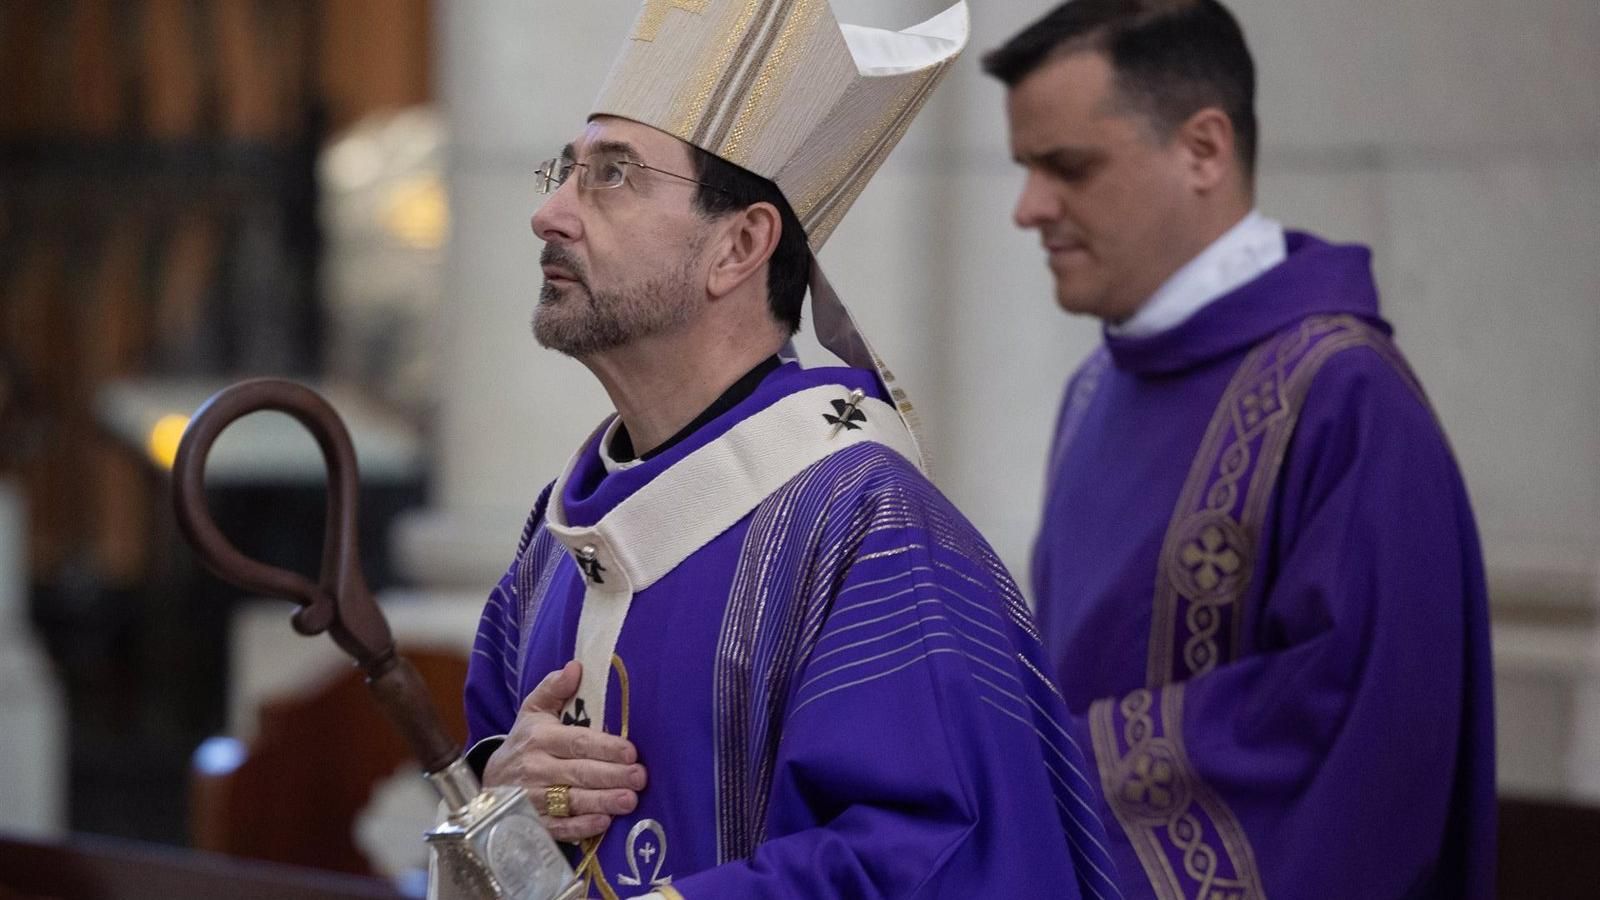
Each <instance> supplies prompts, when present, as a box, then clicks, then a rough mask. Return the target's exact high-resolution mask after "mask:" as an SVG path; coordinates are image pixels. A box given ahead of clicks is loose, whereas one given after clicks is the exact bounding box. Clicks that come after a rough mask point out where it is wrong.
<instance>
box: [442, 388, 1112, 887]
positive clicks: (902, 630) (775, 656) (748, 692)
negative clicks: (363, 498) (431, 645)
mask: <svg viewBox="0 0 1600 900" xmlns="http://www.w3.org/2000/svg"><path fill="white" fill-rule="evenodd" d="M854 390H860V391H861V392H862V393H863V394H864V395H865V397H866V399H865V401H859V400H857V399H853V398H852V394H851V392H852V391H854ZM614 427H615V426H614V425H613V428H614ZM896 429H899V431H896ZM896 434H900V435H903V434H904V431H903V426H902V425H901V424H900V422H899V420H898V417H897V416H896V414H895V412H894V408H893V407H892V406H890V405H889V404H888V403H887V402H885V401H884V397H883V395H882V393H881V391H880V389H879V388H878V387H877V383H876V380H875V379H874V378H873V376H872V375H871V374H870V373H866V372H861V371H858V370H853V369H809V370H808V369H801V368H800V367H799V366H798V365H795V364H788V365H784V366H782V367H781V368H778V369H777V370H776V371H774V372H772V373H771V374H770V375H768V376H767V377H766V378H765V379H764V380H763V381H762V382H761V384H760V386H759V387H757V388H756V389H755V391H754V393H752V394H751V395H750V396H749V397H747V398H746V399H744V400H743V401H741V402H740V403H738V404H737V405H736V406H734V407H733V408H732V409H731V410H730V411H728V412H726V413H724V414H722V415H720V416H718V417H717V418H715V419H713V420H712V421H711V422H710V424H707V425H705V426H703V427H701V428H700V429H699V430H697V431H696V432H694V434H693V435H691V436H690V437H689V438H688V439H687V440H685V441H683V442H682V443H681V444H679V445H675V446H673V447H672V448H671V449H670V450H668V451H667V452H664V453H663V454H661V455H660V456H657V457H654V458H651V459H648V460H645V461H643V462H640V463H637V464H632V465H621V464H617V463H616V462H615V461H614V460H611V459H610V458H609V457H608V456H607V451H606V448H607V447H608V446H609V437H608V435H609V432H607V431H606V430H605V429H602V430H601V431H600V432H597V433H596V434H595V436H593V437H591V438H590V439H589V440H588V442H587V443H586V444H585V446H584V448H583V449H582V450H581V451H580V453H579V454H578V455H577V456H576V457H575V459H574V460H573V462H572V464H571V465H570V466H569V467H568V469H567V472H566V474H564V475H563V476H562V478H561V479H559V480H558V481H557V482H556V484H555V485H554V486H553V488H552V489H551V490H549V491H547V492H546V495H545V497H544V498H543V499H541V501H540V502H539V504H538V506H537V507H536V509H535V511H534V514H533V516H532V518H531V519H530V521H529V525H528V528H527V530H526V532H525V533H524V536H523V540H522V542H521V545H520V547H519V549H518V552H517V555H516V558H515V561H514V562H513V564H512V565H511V568H510V571H509V572H508V573H507V574H506V576H505V578H504V579H503V580H502V581H501V583H500V584H499V586H498V588H497V589H496V590H495V591H494V593H493V595H492V596H491V597H490V599H489V601H488V603H487V605H486V608H485V610H484V614H483V618H482V622H481V625H480V629H479V632H478V637H477V643H476V647H475V650H474V654H473V660H472V667H471V673H470V678H469V681H468V686H467V713H468V721H469V723H470V728H471V732H472V734H471V737H472V739H473V740H474V741H477V740H478V739H481V738H484V737H486V736H491V735H498V734H504V733H506V732H507V731H508V730H509V729H510V728H511V725H512V722H513V721H514V720H515V718H516V714H517V709H518V706H519V704H520V703H521V702H522V700H523V699H524V698H525V697H526V696H527V695H528V694H529V693H530V692H531V691H532V690H533V688H534V686H535V685H536V684H538V682H539V681H540V680H541V679H542V678H544V676H545V675H546V674H548V673H550V672H551V671H553V670H555V669H558V668H560V667H561V666H562V665H563V664H564V663H565V662H566V661H567V660H570V659H574V658H578V659H580V660H581V661H585V666H584V674H583V680H584V688H582V689H580V695H579V697H578V699H577V701H576V702H574V703H572V704H569V707H568V710H567V712H566V714H565V715H564V716H563V719H564V721H568V722H571V723H576V724H588V725H589V726H590V727H604V728H605V729H606V731H608V732H609V733H612V734H625V735H626V736H627V737H628V739H629V740H631V741H633V742H634V744H635V745H636V746H637V747H638V750H639V755H640V761H641V762H642V763H643V764H644V766H645V767H646V769H647V770H648V772H649V786H648V787H647V788H646V789H645V790H644V791H642V792H641V793H640V795H639V805H638V808H637V809H636V810H635V812H634V813H632V814H630V815H627V816H620V817H617V818H616V819H615V820H614V822H613V824H612V825H611V827H610V829H609V830H608V831H607V832H606V833H605V834H604V835H603V836H602V838H601V839H600V843H599V846H598V850H597V851H596V853H595V856H594V863H593V865H591V866H589V867H588V869H587V872H586V874H587V875H588V876H589V878H590V881H591V885H590V890H591V892H592V894H591V895H592V896H607V897H610V896H621V897H629V896H636V895H641V894H650V895H651V896H658V895H659V896H663V897H669V898H671V897H680V896H681V897H686V898H689V900H697V898H712V897H728V898H785V897H794V898H799V897H806V898H829V897H838V898H879V897H882V898H889V897H917V898H934V897H951V898H957V897H960V898H969V897H1006V898H1013V897H1038V898H1063V900H1071V898H1075V897H1080V896H1081V897H1088V898H1095V897H1098V898H1110V897H1114V896H1116V893H1117V891H1116V887H1115V885H1114V874H1113V873H1112V872H1111V862H1110V858H1109V853H1108V851H1107V850H1106V847H1105V841H1106V836H1105V832H1104V828H1103V825H1102V823H1101V821H1100V820H1099V817H1098V816H1097V815H1096V814H1095V812H1094V802H1095V801H1094V800H1093V796H1094V788H1093V785H1092V783H1091V782H1092V780H1093V779H1095V777H1096V776H1095V775H1094V773H1093V769H1092V768H1091V767H1090V766H1089V765H1088V764H1087V763H1086V761H1085V757H1086V755H1087V754H1086V750H1087V748H1080V747H1079V746H1078V745H1077V744H1076V743H1074V739H1073V738H1072V736H1071V735H1070V733H1069V732H1068V730H1067V729H1066V728H1065V725H1064V723H1065V721H1066V715H1067V714H1066V708H1065V706H1064V704H1063V703H1062V701H1061V698H1060V696H1059V694H1058V693H1056V691H1055V689H1054V688H1053V687H1052V686H1051V684H1050V682H1049V679H1048V676H1047V675H1046V674H1045V671H1044V668H1045V664H1044V657H1043V653H1042V648H1041V647H1040V645H1039V643H1038V637H1037V633H1036V631H1035V630H1034V626H1033V624H1032V620H1031V617H1030V616H1029V614H1028V610H1027V608H1026V606H1025V605H1024V604H1023V602H1022V600H1021V595H1020V593H1019V592H1018V591H1017V589H1016V588H1015V586H1014V584H1013V583H1012V582H1011V581H1010V579H1009V577H1008V576H1007V575H1006V573H1005V571H1004V569H1003V568H1002V566H1001V565H1000V563H999V562H998V560H997V558H996V557H995V555H994V554H993V552H991V550H990V548H989V547H988V545H987V544H985V543H984V541H983V540H982V538H981V537H980V536H979V535H978V534H977V533H976V532H975V531H974V530H973V528H972V527H971V526H970V525H969V524H968V523H967V521H966V520H965V519H964V518H963V517H962V516H961V515H960V513H958V512H957V511H956V510H955V509H954V508H953V507H952V506H951V505H950V504H949V503H948V501H946V500H945V499H944V498H943V497H942V496H941V495H940V494H939V493H938V492H937V491H936V490H935V489H934V488H933V487H932V486H931V485H930V484H929V482H928V481H927V480H926V479H925V478H924V477H923V476H922V475H921V474H920V472H919V471H918V470H917V469H916V467H915V466H914V465H913V464H912V463H911V462H908V461H907V456H906V451H905V450H903V449H900V450H897V449H891V447H896V448H898V447H900V446H901V445H900V444H898V443H897V442H896V441H897V439H896V438H894V435H896ZM806 447H812V448H813V449H812V450H805V449H804V448H806ZM808 453H809V454H810V455H809V456H808V455H807V454H808ZM912 453H913V454H914V450H913V451H912ZM788 457H793V458H794V459H793V461H792V468H793V471H789V470H788V469H785V468H784V464H782V462H781V461H782V459H784V458H788ZM608 661H609V663H610V664H609V666H608V665H607V662H608ZM572 856H573V859H574V861H575V862H576V861H577V860H578V857H579V853H578V852H577V851H574V852H573V854H572Z"/></svg>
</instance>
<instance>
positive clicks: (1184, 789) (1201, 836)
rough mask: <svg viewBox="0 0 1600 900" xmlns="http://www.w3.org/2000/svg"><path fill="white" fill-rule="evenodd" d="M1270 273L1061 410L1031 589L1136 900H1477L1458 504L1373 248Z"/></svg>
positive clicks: (1106, 374)
mask: <svg viewBox="0 0 1600 900" xmlns="http://www.w3.org/2000/svg"><path fill="white" fill-rule="evenodd" d="M1287 246H1288V256H1287V258H1286V260H1285V261H1284V262H1282V263H1281V264H1279V265H1277V266H1276V267H1274V268H1271V269H1269V270H1267V271H1266V272H1265V273H1264V274H1262V275H1261V276H1259V277H1258V278H1256V279H1255V280H1253V281H1251V282H1249V283H1247V284H1245V285H1244V286H1242V287H1240V288H1238V289H1236V290H1234V291H1232V292H1231V293H1229V294H1227V295H1226V296H1224V297H1222V298H1220V299H1218V300H1215V301H1214V302H1212V303H1210V304H1209V305H1207V306H1205V307H1203V308H1202V309H1201V310H1200V311H1199V312H1198V313H1196V314H1194V315H1193V316H1192V317H1191V318H1190V319H1188V320H1187V321H1185V322H1183V323H1181V324H1179V325H1177V326H1175V327H1173V328H1172V329H1170V330H1168V331H1165V332H1161V333H1158V334H1156V335H1153V336H1148V337H1141V338H1127V337H1117V336H1115V335H1112V334H1109V333H1108V334H1107V337H1106V342H1105V345H1104V346H1103V347H1101V348H1100V349H1099V350H1098V351H1097V352H1096V353H1094V354H1093V355H1092V356H1091V357H1090V358H1089V359H1088V360H1087V361H1086V362H1085V363H1084V364H1083V366H1082V367H1081V368H1080V369H1079V371H1078V372H1077V373H1076V374H1075V375H1074V377H1073V379H1072V380H1071V382H1070V383H1069V385H1068V389H1067V392H1066V397H1065V399H1064V402H1063V406H1062V411H1061V415H1060V419H1059V423H1058V427H1057V433H1056V437H1055V443H1054V447H1053V450H1052V454H1051V463H1050V469H1049V486H1048V490H1047V498H1046V503H1045V514H1044V521H1043V525H1042V528H1041V531H1040V534H1039V537H1038V541H1037V544H1036V547H1035V557H1034V567H1033V580H1034V587H1035V590H1036V592H1037V593H1036V596H1037V600H1038V617H1039V622H1040V627H1041V630H1042V632H1043V637H1044V642H1045V645H1046V650H1047V654H1048V656H1049V659H1050V664H1051V672H1052V674H1053V675H1054V676H1055V677H1056V678H1057V679H1058V683H1059V684H1060V685H1061V689H1062V691H1063V692H1064V694H1065V696H1066V700H1067V705H1068V707H1069V708H1070V710H1071V713H1072V726H1071V727H1072V730H1073V732H1074V733H1075V734H1076V735H1077V736H1078V741H1079V743H1080V745H1082V746H1083V747H1084V748H1085V749H1086V750H1089V751H1090V752H1091V754H1092V756H1093V762H1092V765H1093V767H1094V770H1095V773H1096V774H1095V781H1096V784H1097V788H1098V796H1097V801H1096V802H1097V803H1098V804H1099V806H1100V810H1101V816H1102V818H1103V820H1104V822H1105V823H1106V830H1107V833H1108V839H1109V840H1110V841H1111V848H1112V850H1113V855H1114V858H1115V861H1116V865H1117V867H1118V868H1119V870H1120V873H1121V876H1122V889H1123V892H1124V894H1125V895H1127V896H1129V897H1159V898H1180V897H1181V898H1207V900H1210V898H1220V897H1225V898H1229V900H1252V898H1261V897H1361V898H1389V897H1488V896H1491V894H1492V891H1493V871H1494V869H1493V864H1494V854H1495V845H1494V802H1495V801H1494V758H1493V723H1492V712H1491V684H1490V658H1489V641H1488V617H1487V609H1486V602H1485V590H1484V575H1483V564H1482V559H1481V554H1480V551H1479V546H1478V538H1477V533H1476V528H1475V525H1474V523H1473V517H1472V512H1471V510H1470V508H1469V505H1468V500H1467V493H1466V490H1465V488H1464V486H1463V483H1462V480H1461V476H1460V474H1459V472H1458V470H1457V466H1456V462H1455V460H1454V458H1453V457H1452V454H1451V450H1450V447H1449V445H1448V443H1447V442H1446V439H1445V437H1444V435H1443V433H1442V432H1441V430H1440V428H1439V425H1438V423H1437V422H1436V421H1435V418H1434V415H1433V412H1432V411H1431V409H1430V407H1429V404H1428V401H1427V398H1426V397H1425V395H1424V394H1423V391H1422V388H1421V387H1420V385H1419V384H1418V382H1417V380H1416V379H1415V377H1414V376H1413V375H1412V373H1411V371H1410V369H1409V368H1408V367H1407V365H1406V363H1405V361H1404V360H1403V359H1402V357H1401V355H1400V353H1399V351H1398V350H1397V349H1396V348H1395V345H1394V344H1393V342H1392V341H1391V339H1390V334H1391V331H1390V327H1389V325H1388V324H1387V323H1385V322H1384V320H1383V319H1382V318H1380V317H1379V312H1378V298H1377V290H1376V286H1375V284H1374V282H1373V278H1372V274H1371V268H1370V258H1369V254H1368V252H1367V251H1366V250H1365V249H1364V248H1360V247H1353V246H1336V245H1331V244H1328V243H1325V242H1323V241H1320V240H1318V239H1316V238H1314V237H1311V236H1309V235H1305V234H1298V233H1294V232H1290V233H1289V235H1288V240H1287Z"/></svg>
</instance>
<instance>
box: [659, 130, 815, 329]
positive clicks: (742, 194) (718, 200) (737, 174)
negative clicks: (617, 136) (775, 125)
mask: <svg viewBox="0 0 1600 900" xmlns="http://www.w3.org/2000/svg"><path fill="white" fill-rule="evenodd" d="M689 155H690V156H691V157H693V160H694V167H695V172H696V173H697V174H696V178H697V179H698V180H699V181H701V182H702V184H701V186H700V187H699V188H698V189H696V191H695V198H694V200H695V207H696V208H697V209H699V210H700V212H702V213H704V214H706V215H708V216H720V215H723V214H725V213H730V212H734V211H737V210H741V209H746V208H748V207H750V206H754V205H755V204H757V203H771V204H772V205H773V206H776V207H777V208H778V217H779V219H780V220H781V221H782V223H783V232H782V234H780V235H779V236H778V246H777V248H776V249H774V250H773V251H772V259H770V260H769V261H768V262H767V304H768V306H769V307H771V309H772V317H773V318H774V319H777V320H778V321H779V322H781V323H783V325H784V326H785V327H787V328H788V329H789V334H794V333H795V332H797V331H799V330H800V309H801V307H802V306H803V305H804V304H805V299H806V287H807V285H809V284H810V283H811V248H810V245H808V244H807V243H806V232H805V229H804V228H801V227H800V219H799V217H797V216H796V215H795V214H794V209H793V207H791V206H790V205H789V201H788V200H786V199H785V198H784V196H783V192H782V191H780V190H778V186H777V185H775V184H773V183H772V182H771V181H769V180H767V179H765V178H762V177H761V176H760V175H757V174H755V173H754V172H751V171H749V170H748V169H744V168H741V167H739V166H736V165H734V164H733V163H730V162H728V161H727V160H724V159H722V158H721V157H719V156H715V155H713V154H710V153H707V152H706V151H704V150H701V149H700V148H699V147H696V146H694V145H692V144H691V145H690V146H689Z"/></svg>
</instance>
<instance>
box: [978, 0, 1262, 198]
mask: <svg viewBox="0 0 1600 900" xmlns="http://www.w3.org/2000/svg"><path fill="white" fill-rule="evenodd" d="M1083 50H1089V51H1097V52H1100V53H1104V54H1105V56H1106V59H1107V60H1108V61H1109V62H1110V63H1111V69H1112V72H1114V73H1115V78H1116V89H1117V93H1118V94H1119V95H1120V97H1121V99H1122V100H1123V101H1125V102H1126V103H1128V104H1129V105H1130V106H1132V107H1133V108H1134V109H1135V110H1136V111H1137V112H1139V113H1142V114H1143V115H1144V116H1145V117H1146V118H1147V119H1149V120H1150V122H1151V124H1152V125H1154V126H1155V127H1156V129H1157V130H1158V133H1160V134H1161V135H1162V136H1163V137H1167V136H1170V135H1171V134H1172V132H1173V131H1174V130H1175V129H1177V128H1178V126H1180V125H1182V124H1183V123H1184V122H1186V121H1188V120H1189V117H1190V116H1193V115H1194V114H1195V113H1197V112H1199V111H1200V110H1202V109H1205V108H1206V107H1217V108H1219V109H1221V110H1222V111H1223V112H1224V113H1226V114H1227V116H1228V118H1229V119H1230V120H1231V121H1232V122H1233V131H1234V135H1235V143H1236V144H1237V145H1238V152H1239V162H1240V163H1241V164H1242V165H1243V166H1244V170H1245V173H1246V174H1247V175H1253V174H1254V173H1255V168H1256V143H1257V128H1256V67H1255V62H1254V60H1252V59H1251V58H1250V48H1249V46H1247V45H1246V44H1245V40H1244V31H1243V30H1242V29H1240V27H1239V23H1238V21H1237V20H1235V19H1234V17H1233V14H1232V13H1229V12H1228V10H1227V9H1226V8H1225V7H1223V5H1222V4H1221V3H1218V2H1216V0H1071V2H1068V3H1063V4H1062V5H1060V6H1058V7H1056V8H1055V9H1054V10H1053V11H1051V12H1050V13H1048V14H1047V15H1046V16H1045V17H1044V18H1042V19H1040V20H1039V21H1037V22H1035V23H1033V24H1032V25H1029V26H1028V27H1027V28H1025V29H1023V30H1022V32H1021V33H1020V34H1018V35H1017V36H1016V37H1013V38H1012V39H1011V40H1009V41H1007V42H1006V43H1005V45H1004V46H1002V47H1000V48H999V49H996V50H993V51H991V52H990V53H989V54H988V55H986V56H985V57H984V58H983V69H984V71H986V72H988V73H989V74H990V75H993V76H994V77H996V78H998V79H1000V80H1001V81H1003V82H1005V83H1006V85H1007V86H1008V87H1016V86H1017V84H1019V83H1020V82H1021V81H1022V80H1023V79H1025V78H1027V77H1028V76H1029V75H1031V74H1033V72H1034V71H1035V70H1037V69H1039V68H1041V67H1042V66H1044V65H1045V64H1046V63H1049V62H1052V61H1054V60H1056V59H1059V58H1061V57H1063V56H1067V55H1070V54H1072V53H1075V52H1078V51H1083Z"/></svg>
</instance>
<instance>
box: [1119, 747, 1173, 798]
mask: <svg viewBox="0 0 1600 900" xmlns="http://www.w3.org/2000/svg"><path fill="white" fill-rule="evenodd" d="M1171 788H1172V764H1171V763H1169V762H1167V761H1166V760H1163V759H1157V758H1155V757H1154V756H1151V755H1149V754H1141V755H1140V756H1139V758H1138V759H1136V760H1134V763H1133V772H1131V773H1130V774H1129V775H1128V779H1127V781H1125V782H1123V784H1122V796H1123V797H1125V798H1126V799H1127V800H1128V802H1130V803H1137V804H1141V805H1145V806H1149V807H1151V808H1154V809H1166V808H1167V807H1169V806H1171V805H1172V790H1171Z"/></svg>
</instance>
